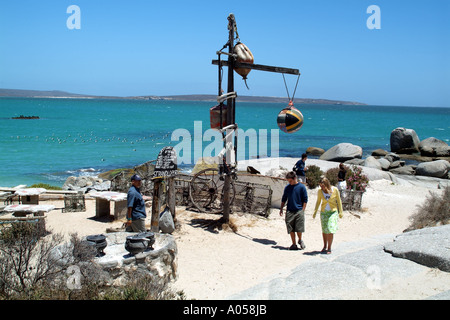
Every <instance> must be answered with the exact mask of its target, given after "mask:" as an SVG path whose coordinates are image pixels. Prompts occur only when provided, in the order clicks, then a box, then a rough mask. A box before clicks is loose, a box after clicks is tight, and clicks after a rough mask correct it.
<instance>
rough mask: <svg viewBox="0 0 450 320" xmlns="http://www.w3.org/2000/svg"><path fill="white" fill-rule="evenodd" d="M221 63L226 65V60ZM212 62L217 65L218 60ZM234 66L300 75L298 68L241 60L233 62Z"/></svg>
mask: <svg viewBox="0 0 450 320" xmlns="http://www.w3.org/2000/svg"><path fill="white" fill-rule="evenodd" d="M220 63H221V65H222V66H224V67H228V61H226V60H221V61H220ZM212 64H214V65H218V64H219V60H213V61H212ZM234 66H235V67H236V68H247V69H252V70H260V71H268V72H276V73H285V74H293V75H300V71H299V70H298V69H292V68H284V67H275V66H267V65H263V64H250V63H243V62H237V61H236V62H234Z"/></svg>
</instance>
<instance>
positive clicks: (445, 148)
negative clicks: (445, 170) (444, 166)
mask: <svg viewBox="0 0 450 320" xmlns="http://www.w3.org/2000/svg"><path fill="white" fill-rule="evenodd" d="M419 150H420V154H421V155H423V156H429V157H434V156H438V157H448V156H450V147H449V145H448V144H447V143H446V142H445V141H442V140H439V139H436V138H434V137H430V138H427V139H425V140H422V141H421V142H420V143H419Z"/></svg>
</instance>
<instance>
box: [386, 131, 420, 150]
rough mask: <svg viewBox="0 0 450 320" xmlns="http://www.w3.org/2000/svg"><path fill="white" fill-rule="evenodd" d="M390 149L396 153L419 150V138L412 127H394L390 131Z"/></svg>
mask: <svg viewBox="0 0 450 320" xmlns="http://www.w3.org/2000/svg"><path fill="white" fill-rule="evenodd" d="M390 143H391V151H392V152H396V153H415V152H419V144H420V140H419V137H418V136H417V133H416V132H415V131H414V130H413V129H406V128H396V129H394V130H393V131H392V132H391V138H390Z"/></svg>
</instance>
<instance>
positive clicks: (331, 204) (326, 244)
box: [313, 178, 343, 254]
mask: <svg viewBox="0 0 450 320" xmlns="http://www.w3.org/2000/svg"><path fill="white" fill-rule="evenodd" d="M319 186H320V189H321V190H319V191H318V192H317V201H316V207H315V209H314V214H313V218H314V219H315V218H316V213H317V209H319V205H320V204H322V206H321V208H320V221H321V223H322V237H323V249H322V253H327V254H330V253H331V245H332V243H333V237H334V234H335V233H336V231H337V230H338V217H339V218H342V215H343V210H342V202H341V196H340V194H339V190H338V189H337V188H335V187H332V186H331V184H330V181H329V180H328V179H327V178H322V179H321V180H320V183H319Z"/></svg>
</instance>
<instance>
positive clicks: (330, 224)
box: [320, 211, 339, 234]
mask: <svg viewBox="0 0 450 320" xmlns="http://www.w3.org/2000/svg"><path fill="white" fill-rule="evenodd" d="M338 217H339V214H338V212H337V211H324V212H321V213H320V221H321V223H322V233H327V234H328V233H336V231H337V230H338Z"/></svg>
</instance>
